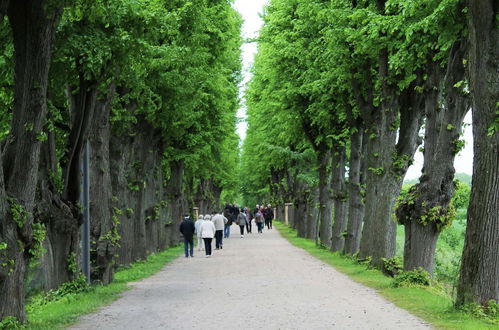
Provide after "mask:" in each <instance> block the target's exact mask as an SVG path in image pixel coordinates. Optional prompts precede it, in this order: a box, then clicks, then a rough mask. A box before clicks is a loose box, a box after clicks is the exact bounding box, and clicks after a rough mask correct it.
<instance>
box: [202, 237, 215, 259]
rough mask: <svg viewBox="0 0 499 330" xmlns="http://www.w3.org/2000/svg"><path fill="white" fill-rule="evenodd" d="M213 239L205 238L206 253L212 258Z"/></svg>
mask: <svg viewBox="0 0 499 330" xmlns="http://www.w3.org/2000/svg"><path fill="white" fill-rule="evenodd" d="M212 239H213V238H203V241H204V250H205V251H206V255H207V256H211V240H212Z"/></svg>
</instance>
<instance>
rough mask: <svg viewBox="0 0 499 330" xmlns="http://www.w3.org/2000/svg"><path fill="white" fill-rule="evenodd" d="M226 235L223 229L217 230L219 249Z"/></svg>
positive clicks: (217, 245)
mask: <svg viewBox="0 0 499 330" xmlns="http://www.w3.org/2000/svg"><path fill="white" fill-rule="evenodd" d="M223 236H224V231H223V229H222V230H217V231H216V232H215V247H216V248H217V249H219V248H221V247H222V238H223Z"/></svg>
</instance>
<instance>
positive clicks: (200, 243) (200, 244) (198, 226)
mask: <svg viewBox="0 0 499 330" xmlns="http://www.w3.org/2000/svg"><path fill="white" fill-rule="evenodd" d="M203 222H204V219H203V215H202V214H200V215H199V218H198V219H197V220H196V223H194V227H195V228H196V236H197V238H198V251H201V250H203V251H204V246H203V245H204V242H203V238H202V237H201V234H200V230H201V225H202V224H203Z"/></svg>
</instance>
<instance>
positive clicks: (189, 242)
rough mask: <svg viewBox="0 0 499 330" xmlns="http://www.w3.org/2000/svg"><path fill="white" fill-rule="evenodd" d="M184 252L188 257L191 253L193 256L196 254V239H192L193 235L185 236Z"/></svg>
mask: <svg viewBox="0 0 499 330" xmlns="http://www.w3.org/2000/svg"><path fill="white" fill-rule="evenodd" d="M184 253H185V256H186V257H188V256H189V254H190V256H191V257H192V256H194V240H193V239H192V237H191V238H185V237H184Z"/></svg>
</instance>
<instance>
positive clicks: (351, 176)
mask: <svg viewBox="0 0 499 330" xmlns="http://www.w3.org/2000/svg"><path fill="white" fill-rule="evenodd" d="M362 141H363V133H362V131H361V130H358V131H356V132H354V133H353V134H352V135H351V136H350V161H349V173H348V225H347V236H346V237H345V248H344V252H345V253H346V254H348V255H353V254H355V253H357V252H358V251H359V246H360V234H361V230H362V220H363V217H364V202H363V201H362V195H361V190H362V187H361V185H362V183H363V178H362V175H361V174H362V171H361V163H362V159H361V154H362V144H363V142H362Z"/></svg>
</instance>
